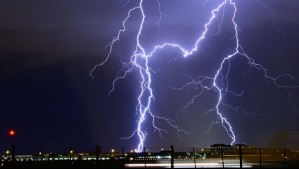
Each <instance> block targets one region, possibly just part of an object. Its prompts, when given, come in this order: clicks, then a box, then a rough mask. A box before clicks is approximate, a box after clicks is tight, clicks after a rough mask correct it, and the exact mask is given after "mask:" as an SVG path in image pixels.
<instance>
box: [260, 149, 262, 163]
mask: <svg viewBox="0 0 299 169" xmlns="http://www.w3.org/2000/svg"><path fill="white" fill-rule="evenodd" d="M260 168H262V148H260Z"/></svg>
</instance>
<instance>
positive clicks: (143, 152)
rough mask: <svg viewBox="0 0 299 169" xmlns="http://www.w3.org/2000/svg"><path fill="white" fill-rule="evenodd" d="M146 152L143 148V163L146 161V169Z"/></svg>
mask: <svg viewBox="0 0 299 169" xmlns="http://www.w3.org/2000/svg"><path fill="white" fill-rule="evenodd" d="M145 153H146V152H145V147H143V161H144V168H146V161H145V156H146V154H145Z"/></svg>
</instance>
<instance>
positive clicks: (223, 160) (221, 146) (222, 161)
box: [221, 146, 224, 168]
mask: <svg viewBox="0 0 299 169" xmlns="http://www.w3.org/2000/svg"><path fill="white" fill-rule="evenodd" d="M221 160H222V161H221V162H222V168H224V158H223V146H221Z"/></svg>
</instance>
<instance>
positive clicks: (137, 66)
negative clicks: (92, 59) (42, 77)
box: [90, 0, 298, 152]
mask: <svg viewBox="0 0 299 169" xmlns="http://www.w3.org/2000/svg"><path fill="white" fill-rule="evenodd" d="M144 1H145V0H140V1H139V3H138V5H137V6H135V7H133V8H131V9H130V10H129V11H128V14H127V16H126V18H125V19H124V20H123V22H122V29H120V30H119V31H118V34H117V36H115V37H114V38H113V39H112V41H111V42H110V43H109V44H108V45H107V46H106V49H108V51H109V52H108V54H107V57H106V58H105V59H104V61H102V62H101V63H99V64H97V65H95V66H94V68H93V69H92V70H91V72H90V76H91V77H93V76H92V73H93V71H94V70H95V69H97V67H100V66H103V65H104V64H105V63H107V62H108V60H109V58H110V57H111V55H112V51H113V48H114V46H115V44H116V43H117V42H118V41H119V40H120V38H121V35H122V34H124V33H125V32H126V24H127V22H128V20H130V19H131V16H132V15H133V14H135V15H140V17H141V19H140V21H139V24H138V32H137V35H136V37H135V40H134V41H135V42H134V43H136V46H135V49H134V52H133V53H132V55H131V56H130V61H129V62H122V65H123V67H122V69H120V70H119V72H118V73H117V76H116V78H115V79H114V80H113V83H112V89H111V91H110V92H109V94H111V92H113V91H114V89H115V86H116V83H117V81H118V80H121V79H124V78H126V76H127V75H128V74H129V73H131V72H133V71H135V70H137V71H138V72H139V76H140V93H139V96H138V98H137V100H138V103H137V106H136V114H137V115H138V120H137V127H136V130H135V131H134V132H133V133H132V135H131V136H129V137H126V138H127V139H128V138H132V137H134V136H138V139H139V143H138V146H137V151H138V152H142V150H143V148H144V144H145V140H146V137H147V133H146V132H145V129H144V128H145V127H144V126H143V124H144V123H145V121H146V120H147V118H150V119H151V120H152V121H151V123H152V127H153V128H154V129H155V131H158V132H159V134H160V136H161V137H162V135H161V134H162V132H165V133H167V131H166V130H165V129H162V128H160V127H159V126H158V125H157V121H158V120H162V121H165V122H166V123H168V124H169V125H170V126H171V127H173V128H174V129H175V130H176V131H177V134H178V137H179V138H180V133H185V134H188V132H187V131H185V130H183V129H181V128H179V127H178V126H176V125H175V121H173V120H171V119H168V118H165V117H160V116H157V115H155V114H154V113H153V112H152V111H151V105H152V102H153V101H154V99H155V97H154V94H153V89H152V72H153V71H152V69H151V68H150V67H149V58H151V57H153V56H154V55H155V54H156V52H157V51H159V50H163V49H165V48H166V47H167V48H169V47H171V48H175V49H177V50H178V51H179V52H180V53H181V55H182V56H183V57H185V58H187V57H190V56H192V55H193V54H194V53H195V52H197V51H198V50H199V48H200V44H201V42H202V41H203V40H204V39H205V38H206V36H207V34H208V32H209V28H210V27H211V25H213V22H214V21H215V19H216V18H217V17H221V23H220V24H219V25H218V32H217V33H216V34H214V35H217V34H219V33H220V32H221V25H222V23H223V18H224V13H225V8H226V6H230V8H231V9H232V14H233V15H232V18H231V22H232V24H233V30H234V40H235V47H234V50H233V51H232V53H231V54H229V55H227V56H224V57H223V60H222V62H221V63H220V65H219V68H218V69H217V71H216V72H215V74H214V76H212V77H209V76H200V77H197V78H194V79H191V81H190V82H188V83H187V84H185V85H184V86H182V87H180V88H173V89H176V90H182V89H185V88H188V87H190V86H191V87H193V88H196V89H197V88H201V92H200V94H198V95H195V96H194V97H193V98H192V99H191V100H190V101H189V102H188V103H187V104H186V106H185V107H184V109H188V107H189V106H190V105H192V104H193V103H194V102H195V100H196V99H197V98H198V97H200V96H201V95H202V93H203V92H205V91H214V92H216V93H217V94H218V98H217V102H216V104H215V106H214V107H213V108H211V109H210V110H209V111H207V112H206V113H210V112H215V113H216V115H217V119H216V120H215V121H213V122H212V123H211V125H210V128H211V126H213V125H215V124H221V125H222V126H223V128H224V129H225V130H226V133H227V135H228V136H229V137H230V139H231V144H232V145H233V144H235V143H236V135H235V133H234V130H233V127H232V125H231V124H230V122H229V120H228V119H227V118H226V117H225V116H224V114H223V113H222V111H221V106H225V107H229V108H231V109H233V110H235V111H238V109H241V110H242V111H243V112H244V109H243V108H242V107H238V108H234V107H232V106H230V105H228V104H226V103H224V102H223V98H224V96H225V95H227V94H232V95H235V96H242V94H243V92H242V93H240V94H237V93H234V92H233V91H230V90H229V85H228V75H229V73H230V64H231V63H230V61H231V60H232V59H233V58H235V57H244V58H245V59H247V60H248V65H249V67H250V70H252V69H253V68H254V69H257V70H259V71H261V72H263V74H264V76H265V78H266V79H268V80H269V81H271V82H272V83H273V84H274V85H275V86H277V87H279V88H283V89H285V90H286V91H287V92H288V93H289V96H290V98H289V100H291V93H290V89H292V88H295V87H298V86H285V85H280V84H279V83H278V80H279V79H280V78H281V77H285V76H286V77H289V78H293V77H292V76H291V75H289V74H283V75H279V76H277V77H272V76H270V75H269V74H268V71H267V69H266V68H264V67H263V66H262V65H261V64H258V63H256V62H255V61H254V59H252V58H251V57H249V56H248V55H247V54H246V53H245V52H244V50H243V48H242V46H241V44H240V40H239V27H238V24H237V22H236V16H237V13H238V9H237V5H236V2H235V1H234V0H221V1H219V2H218V4H217V6H216V7H215V8H214V9H212V10H211V13H210V15H211V16H210V18H209V20H208V21H207V22H206V23H205V24H204V29H203V31H202V33H201V34H200V36H199V37H198V38H197V40H196V42H195V43H194V45H193V46H192V47H191V48H190V49H186V48H184V47H182V46H181V45H180V44H177V43H171V42H166V43H162V44H159V45H156V46H154V47H153V49H152V50H150V51H146V50H145V48H144V46H143V44H142V42H141V37H142V33H143V28H144V22H145V21H146V14H145V11H144ZM256 1H257V2H260V1H258V0H256ZM208 2H209V1H208V0H205V1H204V4H203V5H205V4H206V3H208ZM157 4H158V7H159V12H160V18H159V20H158V22H157V26H158V28H159V23H160V21H161V19H162V17H161V5H160V2H159V0H157ZM261 4H262V3H261ZM126 5H127V4H126ZM262 5H263V6H264V7H265V5H264V4H262ZM267 9H268V8H267ZM221 11H223V12H222V13H221ZM271 13H272V12H271ZM225 65H228V68H227V69H225ZM250 70H249V71H250ZM219 81H221V83H220V82H219ZM206 82H211V83H208V84H210V85H206V84H207V83H206ZM210 128H209V130H210Z"/></svg>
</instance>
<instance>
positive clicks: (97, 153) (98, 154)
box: [95, 146, 101, 168]
mask: <svg viewBox="0 0 299 169" xmlns="http://www.w3.org/2000/svg"><path fill="white" fill-rule="evenodd" d="M95 153H96V168H99V158H100V153H101V147H100V146H96V148H95Z"/></svg>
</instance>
